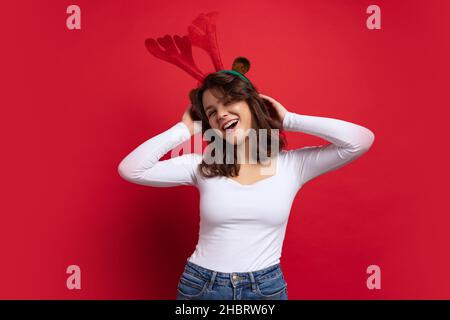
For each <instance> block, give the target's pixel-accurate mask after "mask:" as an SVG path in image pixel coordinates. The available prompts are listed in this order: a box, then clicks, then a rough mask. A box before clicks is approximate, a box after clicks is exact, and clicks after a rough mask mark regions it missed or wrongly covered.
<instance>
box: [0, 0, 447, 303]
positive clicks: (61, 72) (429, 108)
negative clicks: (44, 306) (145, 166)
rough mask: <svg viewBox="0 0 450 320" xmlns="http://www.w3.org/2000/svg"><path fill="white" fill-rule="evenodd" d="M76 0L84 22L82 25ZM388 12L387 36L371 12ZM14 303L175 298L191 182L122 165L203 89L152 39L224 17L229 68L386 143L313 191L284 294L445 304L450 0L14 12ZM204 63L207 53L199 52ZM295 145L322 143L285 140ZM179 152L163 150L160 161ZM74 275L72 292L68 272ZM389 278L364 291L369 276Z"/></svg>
mask: <svg viewBox="0 0 450 320" xmlns="http://www.w3.org/2000/svg"><path fill="white" fill-rule="evenodd" d="M70 5H77V6H78V7H79V8H80V12H81V15H80V17H81V28H80V29H69V28H68V27H67V25H66V20H67V18H68V16H69V15H70V14H69V13H67V11H66V10H67V8H68V7H69V6H70ZM371 5H377V6H378V7H379V8H380V17H381V18H380V19H381V20H380V21H381V29H370V28H368V26H367V25H366V21H367V19H368V17H369V16H370V14H369V13H367V12H366V10H367V8H368V7H369V6H371ZM0 11H1V19H0V24H1V25H0V29H1V30H2V50H1V51H2V52H1V55H2V59H1V61H2V68H1V70H2V95H1V100H2V103H1V105H2V116H1V118H2V125H1V126H0V128H1V129H0V130H1V135H2V144H3V148H2V157H1V168H2V182H3V183H2V184H3V191H2V201H1V223H0V244H1V248H0V249H1V258H0V259H1V264H0V283H1V285H0V298H1V299H174V298H175V294H176V286H177V282H178V279H179V276H180V275H181V272H182V271H183V267H184V263H185V261H186V258H187V257H188V256H189V255H190V254H191V253H192V252H193V250H194V248H195V244H196V241H197V237H198V227H199V211H198V210H199V194H198V191H197V190H196V189H195V188H193V187H192V186H178V187H174V188H156V187H146V186H140V185H136V184H131V183H129V182H127V181H125V180H123V179H122V178H121V177H120V176H119V174H118V171H117V167H118V164H119V163H120V161H121V160H122V159H123V158H124V157H125V156H126V155H127V154H128V153H129V152H131V151H132V150H133V149H134V148H135V147H137V146H138V145H139V144H141V143H142V142H144V141H145V140H147V139H149V138H150V137H152V136H154V135H156V134H159V133H161V132H163V131H164V130H166V129H168V128H169V127H170V126H172V125H174V124H175V123H176V122H178V121H180V120H181V116H182V114H183V112H184V111H185V109H186V107H187V106H188V104H189V99H188V92H189V90H191V89H192V88H193V87H195V86H196V84H197V83H196V81H195V79H193V78H192V77H190V76H189V75H188V74H187V73H185V72H183V71H182V70H180V69H179V68H177V67H176V66H174V65H170V64H169V63H167V62H164V61H162V60H159V59H157V58H155V57H154V56H152V55H151V54H150V53H149V52H148V51H147V50H146V48H145V45H144V41H145V39H146V38H157V37H161V36H163V35H165V34H169V35H175V34H178V35H184V34H186V32H187V26H188V25H189V24H190V23H191V22H192V20H193V19H195V18H196V17H197V16H198V15H199V14H201V13H206V12H211V11H215V12H218V13H219V15H218V20H217V25H216V26H217V30H216V31H217V38H218V45H219V48H220V51H221V56H222V61H223V63H224V66H225V67H226V68H230V67H231V63H232V61H233V60H234V58H236V57H237V56H245V57H247V58H249V59H250V61H251V63H252V67H251V70H250V71H249V73H248V74H246V75H247V76H248V77H249V78H250V79H251V80H252V81H253V82H254V83H255V84H256V86H257V87H258V89H260V90H261V92H262V93H265V94H268V95H270V96H272V97H274V98H276V99H277V100H278V101H280V102H281V103H282V104H283V105H284V106H285V107H286V108H287V109H288V110H290V111H294V112H296V113H300V114H307V115H315V116H326V117H333V118H338V119H343V120H348V121H351V122H355V123H358V124H361V125H363V126H366V127H367V128H369V129H371V130H372V131H373V132H374V133H375V136H376V138H375V142H374V144H373V146H372V148H371V149H370V150H369V152H368V153H367V154H365V155H364V156H363V157H361V158H360V159H358V160H356V161H355V162H353V163H351V164H349V165H347V166H345V167H343V168H341V169H339V170H337V171H333V172H330V173H327V174H325V175H323V176H320V177H318V178H316V179H314V180H313V181H311V182H309V183H308V184H307V185H305V186H304V187H303V188H302V189H301V190H300V191H299V193H298V194H297V197H296V199H295V201H294V204H293V207H292V212H291V215H290V218H289V224H288V228H287V231H286V237H285V240H284V246H283V252H282V257H281V264H282V268H283V271H284V273H285V277H286V281H287V283H288V284H289V299H449V298H450V277H448V270H450V256H449V253H450V250H449V242H450V232H449V225H450V210H449V208H448V200H449V196H448V190H449V188H448V181H449V174H448V171H449V170H448V169H447V166H448V164H449V162H450V161H449V160H450V159H449V152H448V151H447V149H448V147H447V144H448V142H447V137H448V128H449V127H450V125H449V115H450V113H449V111H448V108H449V106H450V103H449V99H448V85H449V80H448V71H449V68H448V67H449V63H448V57H449V56H450V50H449V38H450V37H449V26H448V14H449V12H450V5H449V3H448V1H444V0H442V1H439V0H434V1H425V0H422V1H406V0H404V1H402V0H398V1H375V2H372V1H362V0H340V1H337V0H335V1H332V0H321V1H316V0H314V1H313V0H310V1H298V0H295V1H294V0H291V1H285V0H282V1H268V0H267V1H206V0H204V1H203V0H202V1H180V0H173V1H159V0H158V1H156V0H154V1H143V0H142V1H138V0H134V1H122V0H120V1H119V0H117V1H105V0H102V1H101V0H97V1H85V0H83V1H81V0H80V1H76V2H68V1H59V0H58V1H56V0H54V1H9V2H8V3H2V8H1V10H0ZM193 56H194V58H195V61H196V63H197V65H198V67H199V68H200V69H201V70H203V71H205V72H208V71H213V66H212V63H211V59H210V58H209V57H208V56H207V55H206V54H205V52H204V51H202V50H200V49H199V48H196V47H194V48H193ZM286 135H287V139H288V146H287V148H288V149H290V148H297V147H301V146H307V145H316V144H321V143H323V140H321V139H319V138H317V137H313V136H310V135H306V134H301V133H293V132H287V133H286ZM166 158H168V155H165V156H164V158H163V159H166ZM71 265H76V266H79V268H80V271H81V288H80V289H76V290H70V289H68V287H67V283H66V281H67V279H68V277H69V276H70V274H69V273H68V272H67V268H68V267H69V266H71ZM370 265H377V266H379V267H380V270H381V273H380V274H381V288H380V289H376V290H373V289H369V288H368V286H367V284H366V281H367V279H368V277H369V276H370V275H369V274H368V272H367V268H368V266H370Z"/></svg>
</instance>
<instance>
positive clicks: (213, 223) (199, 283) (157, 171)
mask: <svg viewBox="0 0 450 320" xmlns="http://www.w3.org/2000/svg"><path fill="white" fill-rule="evenodd" d="M229 71H230V70H221V71H218V72H215V73H211V74H209V75H208V76H207V77H206V78H205V80H204V82H203V83H202V84H201V86H200V87H198V88H196V89H194V90H192V91H191V93H190V100H191V103H192V105H191V106H190V107H189V108H188V109H187V110H186V111H185V113H184V115H183V116H182V120H181V121H180V122H178V123H176V124H175V125H173V126H172V127H170V128H169V129H167V130H166V131H164V132H162V133H160V134H158V135H156V136H154V137H152V138H150V139H149V140H147V141H145V142H144V143H142V144H141V145H139V146H138V147H137V148H136V149H135V150H133V151H132V152H131V153H130V154H129V155H127V156H126V157H125V158H124V159H123V160H122V162H121V163H120V165H119V168H118V171H119V174H120V175H121V177H123V178H124V179H126V180H127V181H130V182H132V183H137V184H141V185H147V186H153V187H173V186H178V185H191V186H194V187H196V188H198V189H199V192H200V231H199V239H198V243H197V246H196V248H195V250H194V252H193V253H192V255H191V256H190V257H189V258H187V261H186V264H185V268H184V271H183V273H182V275H181V277H180V279H179V282H178V288H177V296H176V299H180V300H181V299H224V300H228V299H230V300H238V299H242V300H244V299H258V300H262V299H281V300H285V299H287V297H288V296H287V283H286V281H285V279H284V275H283V272H282V270H281V266H280V257H281V252H282V245H283V240H284V235H285V229H286V226H287V221H288V217H289V213H290V209H291V205H292V202H293V200H294V198H295V196H296V194H297V192H298V191H299V190H300V188H301V187H302V186H303V185H304V184H305V183H307V182H308V181H310V180H311V179H313V178H315V177H317V176H319V175H321V174H323V173H326V172H329V171H332V170H335V169H337V168H340V167H342V166H343V165H345V164H348V163H349V162H351V161H353V160H355V159H356V158H358V157H360V156H361V155H362V154H364V153H365V152H366V151H367V150H369V148H370V147H371V145H372V143H373V141H374V134H373V133H372V131H370V130H369V129H367V128H365V127H362V126H360V125H357V124H354V123H350V122H346V121H343V120H338V119H333V118H326V117H317V116H309V115H303V114H298V113H295V112H294V111H288V110H286V108H285V107H283V106H282V105H281V104H280V103H279V102H277V101H276V100H275V99H273V98H271V97H269V96H267V95H263V94H260V93H258V91H257V89H256V88H255V87H254V86H253V85H252V84H251V83H250V82H249V81H248V79H247V78H246V77H244V76H241V75H238V74H237V73H236V72H234V73H233V72H229ZM196 120H199V121H201V131H202V133H206V132H210V133H211V132H212V134H211V135H212V136H214V137H215V138H214V139H210V140H214V141H211V142H209V143H208V146H207V148H208V147H210V146H215V151H213V152H212V153H214V156H215V158H214V159H217V158H220V159H221V160H224V161H213V162H211V161H206V160H207V159H206V158H207V157H206V156H205V155H206V152H204V154H203V155H200V154H196V153H190V154H183V155H181V156H178V157H174V158H171V159H168V160H164V161H160V158H161V157H162V156H163V155H165V154H166V153H167V152H169V151H170V150H172V149H173V148H175V147H176V146H178V145H179V144H181V143H182V142H184V141H186V140H188V139H190V138H191V136H192V135H193V134H195V133H197V131H198V130H197V129H194V128H199V127H196V126H194V121H196ZM252 129H254V130H256V131H260V130H261V129H266V131H265V132H267V138H258V143H257V145H256V147H253V149H252V148H251V147H250V143H249V141H250V137H251V136H250V134H248V133H249V132H251V130H252ZM275 129H279V131H280V132H282V131H283V130H286V131H296V132H303V133H307V134H311V135H315V136H317V137H320V138H323V139H325V140H327V141H328V142H330V143H329V144H326V145H319V146H308V147H303V148H298V149H292V150H283V147H284V146H285V140H284V136H283V135H282V134H281V135H278V134H277V132H278V131H277V130H275ZM205 140H207V139H205ZM262 141H265V142H266V144H264V143H261V142H262ZM219 142H221V144H219ZM230 146H231V148H230ZM207 148H206V149H207ZM230 150H232V152H231V151H230ZM254 150H256V151H257V152H256V153H255V152H252V151H254ZM259 151H265V152H266V153H265V154H268V155H269V156H268V157H264V156H261V155H260V152H259ZM255 154H256V155H255ZM230 155H232V156H230ZM209 158H211V157H209ZM226 159H228V160H226ZM229 159H232V160H233V161H229ZM267 159H268V160H270V161H269V163H270V164H268V163H267V161H263V160H267ZM237 160H239V161H237ZM230 162H231V163H230ZM270 169H271V170H270Z"/></svg>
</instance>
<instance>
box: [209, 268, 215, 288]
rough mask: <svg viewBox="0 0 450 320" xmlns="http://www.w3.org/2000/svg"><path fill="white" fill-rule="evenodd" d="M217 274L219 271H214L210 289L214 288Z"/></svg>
mask: <svg viewBox="0 0 450 320" xmlns="http://www.w3.org/2000/svg"><path fill="white" fill-rule="evenodd" d="M216 275H217V271H213V273H212V276H211V279H210V281H209V287H208V289H209V290H212V287H213V284H214V280H216Z"/></svg>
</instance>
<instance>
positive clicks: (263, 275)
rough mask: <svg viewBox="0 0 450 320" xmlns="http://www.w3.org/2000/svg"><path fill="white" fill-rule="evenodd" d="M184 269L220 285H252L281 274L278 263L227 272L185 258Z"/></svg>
mask: <svg viewBox="0 0 450 320" xmlns="http://www.w3.org/2000/svg"><path fill="white" fill-rule="evenodd" d="M184 271H185V272H188V273H189V272H191V273H194V274H195V275H197V276H200V277H202V278H203V279H205V280H206V281H210V282H211V284H212V283H214V282H217V283H220V284H222V285H227V284H230V283H232V284H233V285H239V284H244V285H245V284H248V283H251V284H252V286H253V285H255V282H259V283H260V282H263V281H264V280H267V279H271V278H275V277H279V276H281V275H282V270H281V265H280V263H277V264H274V265H271V266H269V267H267V268H264V269H260V270H256V271H249V272H229V273H228V272H219V271H215V270H211V269H208V268H205V267H202V266H199V265H198V264H195V263H193V262H191V261H189V260H187V261H186V265H185V269H184Z"/></svg>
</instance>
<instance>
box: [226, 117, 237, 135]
mask: <svg viewBox="0 0 450 320" xmlns="http://www.w3.org/2000/svg"><path fill="white" fill-rule="evenodd" d="M238 123H239V119H236V120H232V121H230V122H229V123H227V124H226V125H225V126H224V128H223V129H224V130H225V132H231V131H233V130H234V129H235V128H236V127H237V125H238Z"/></svg>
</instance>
